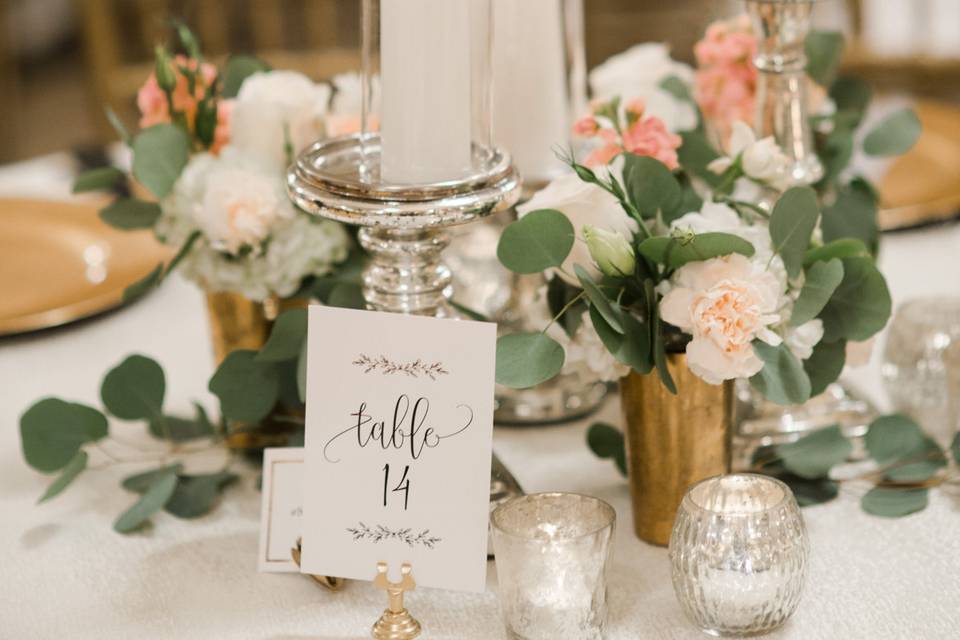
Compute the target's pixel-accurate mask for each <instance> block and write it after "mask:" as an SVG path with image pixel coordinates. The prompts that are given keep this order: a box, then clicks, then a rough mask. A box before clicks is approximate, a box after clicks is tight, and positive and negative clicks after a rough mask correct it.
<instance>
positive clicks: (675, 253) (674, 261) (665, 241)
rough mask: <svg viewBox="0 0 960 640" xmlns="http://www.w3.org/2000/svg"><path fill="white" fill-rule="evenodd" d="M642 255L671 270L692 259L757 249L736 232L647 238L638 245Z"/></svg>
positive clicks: (743, 254)
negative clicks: (735, 233) (685, 237)
mask: <svg viewBox="0 0 960 640" xmlns="http://www.w3.org/2000/svg"><path fill="white" fill-rule="evenodd" d="M637 251H638V252H639V253H640V255H642V256H644V257H646V258H649V259H650V260H653V261H654V262H656V263H657V264H662V265H665V266H667V267H670V268H671V269H679V268H680V267H682V266H683V265H685V264H687V263H689V262H702V261H704V260H709V259H710V258H719V257H721V256H728V255H730V254H732V253H739V254H740V255H742V256H746V257H748V258H749V257H750V256H752V255H753V254H754V253H756V249H755V248H754V246H753V245H752V244H750V242H749V241H747V240H744V239H743V238H741V237H740V236H735V235H733V234H732V233H719V232H710V233H701V234H698V235H695V236H693V237H692V238H689V239H682V238H672V237H669V236H655V237H653V238H647V239H646V240H644V241H643V242H641V243H640V246H639V247H637Z"/></svg>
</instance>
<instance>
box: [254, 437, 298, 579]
mask: <svg viewBox="0 0 960 640" xmlns="http://www.w3.org/2000/svg"><path fill="white" fill-rule="evenodd" d="M303 467H304V465H303V448H301V447H286V448H282V449H264V450H263V482H262V485H261V505H260V555H259V556H258V558H259V560H258V561H257V568H258V569H259V570H260V571H266V572H294V573H295V572H298V571H300V568H299V567H297V565H296V563H295V562H294V561H293V557H292V556H291V555H290V550H291V549H292V548H293V547H294V546H295V545H296V544H297V538H299V537H300V535H301V531H302V530H303Z"/></svg>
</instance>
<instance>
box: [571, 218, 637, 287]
mask: <svg viewBox="0 0 960 640" xmlns="http://www.w3.org/2000/svg"><path fill="white" fill-rule="evenodd" d="M583 237H584V239H585V240H586V241H587V248H588V249H589V250H590V257H591V258H593V261H594V262H595V263H597V267H598V268H599V269H600V271H602V272H603V273H604V274H605V275H608V276H615V277H616V276H619V277H623V276H626V275H630V274H632V273H633V270H634V268H635V267H636V265H637V260H636V256H635V255H634V253H633V247H632V246H630V242H629V241H628V240H627V239H626V238H624V237H623V235H622V234H620V233H617V232H616V231H607V230H606V229H599V228H597V227H594V226H592V225H585V226H584V227H583Z"/></svg>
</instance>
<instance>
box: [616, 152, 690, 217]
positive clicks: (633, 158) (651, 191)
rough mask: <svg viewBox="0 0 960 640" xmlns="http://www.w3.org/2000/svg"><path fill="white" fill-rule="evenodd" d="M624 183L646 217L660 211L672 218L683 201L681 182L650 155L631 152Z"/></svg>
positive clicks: (628, 193)
mask: <svg viewBox="0 0 960 640" xmlns="http://www.w3.org/2000/svg"><path fill="white" fill-rule="evenodd" d="M623 183H624V187H625V188H626V192H627V199H628V201H629V202H630V204H632V205H633V206H634V207H636V208H637V210H638V211H639V212H640V214H641V215H642V216H643V217H644V218H654V217H656V215H657V213H658V212H660V213H662V215H663V216H664V219H672V218H673V217H675V216H676V215H677V214H678V213H680V214H682V213H686V212H678V209H679V208H680V205H681V203H682V202H683V191H682V189H681V188H680V183H679V182H677V179H676V178H675V177H674V176H673V174H672V173H671V172H670V169H668V168H667V167H666V165H664V164H663V163H662V162H660V161H658V160H655V159H653V158H650V157H647V156H638V155H635V154H632V153H628V154H626V155H625V156H624V165H623Z"/></svg>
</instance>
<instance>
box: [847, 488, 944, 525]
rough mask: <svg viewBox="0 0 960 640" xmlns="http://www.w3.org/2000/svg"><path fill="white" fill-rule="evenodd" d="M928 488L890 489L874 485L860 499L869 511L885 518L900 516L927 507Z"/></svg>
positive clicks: (864, 507)
mask: <svg viewBox="0 0 960 640" xmlns="http://www.w3.org/2000/svg"><path fill="white" fill-rule="evenodd" d="M927 494H928V491H927V490H926V489H890V488H887V487H874V488H873V489H870V491H868V492H867V493H866V495H864V496H863V499H861V500H860V506H861V507H863V510H864V511H866V512H867V513H870V514H873V515H875V516H882V517H884V518H900V517H903V516H906V515H909V514H911V513H916V512H917V511H923V510H924V509H926V508H927V498H928V495H927Z"/></svg>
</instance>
